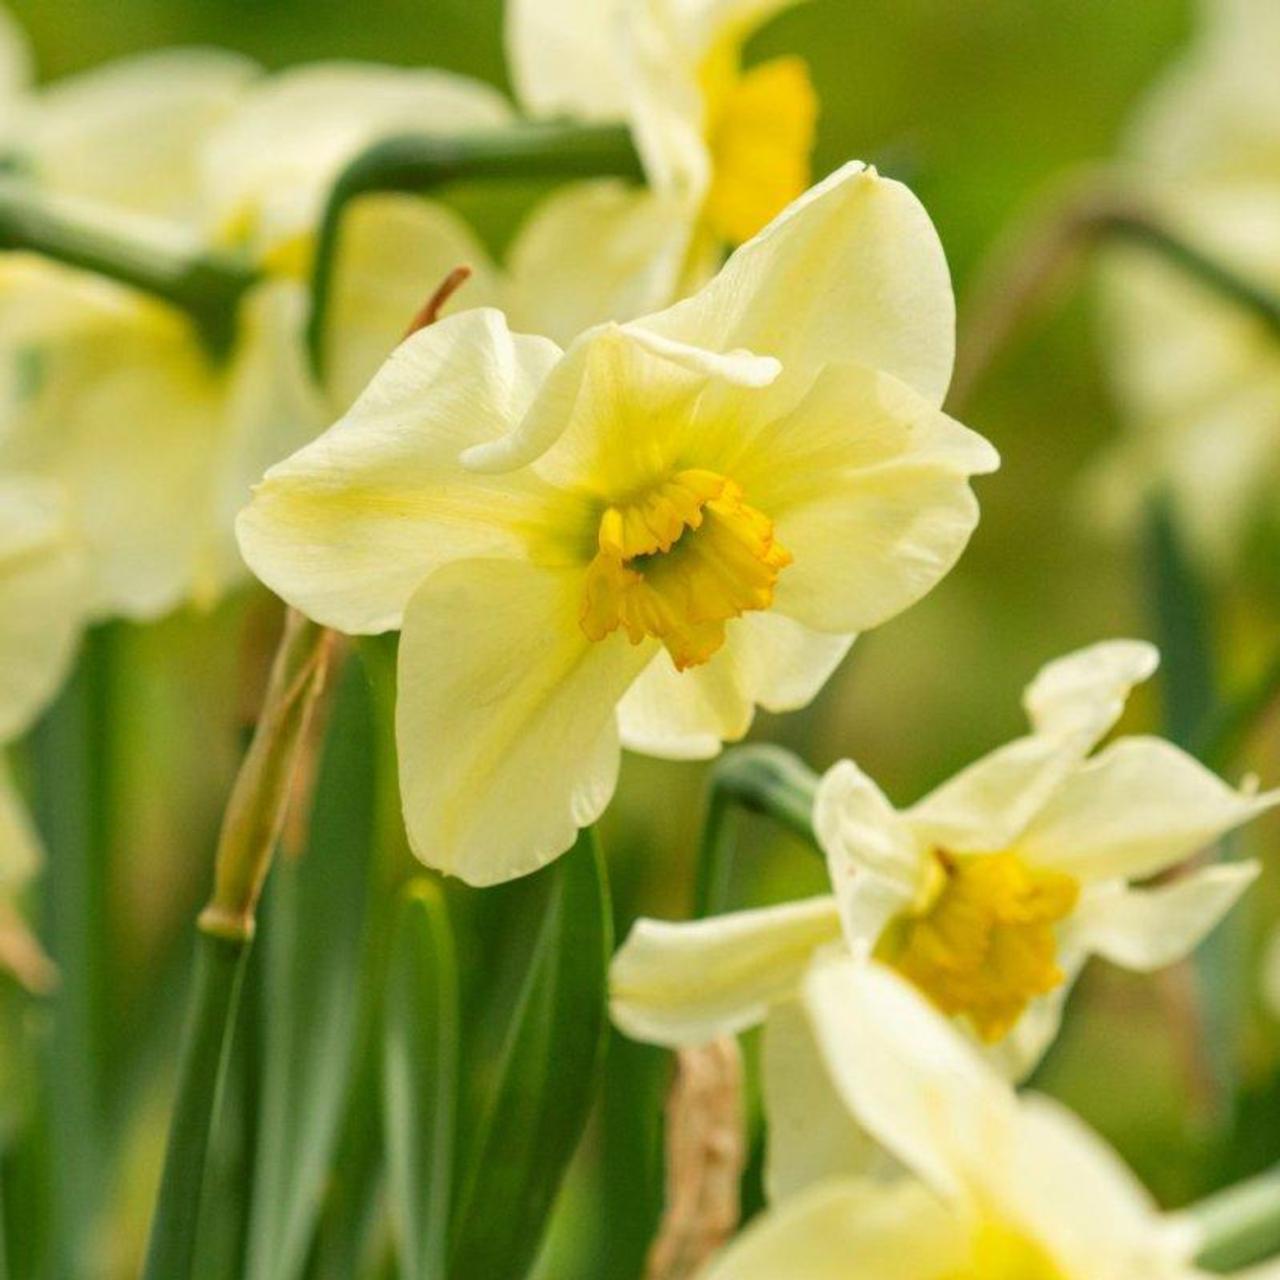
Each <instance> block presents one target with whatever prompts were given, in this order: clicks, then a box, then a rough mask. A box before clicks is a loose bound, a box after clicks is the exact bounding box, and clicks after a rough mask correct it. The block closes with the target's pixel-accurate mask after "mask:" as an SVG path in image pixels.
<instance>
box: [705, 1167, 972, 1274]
mask: <svg viewBox="0 0 1280 1280" xmlns="http://www.w3.org/2000/svg"><path fill="white" fill-rule="evenodd" d="M969 1243H970V1241H969V1233H968V1231H967V1229H966V1225H965V1224H964V1223H963V1221H962V1220H961V1219H959V1218H958V1217H957V1216H956V1215H954V1214H953V1213H951V1212H950V1211H948V1209H947V1208H946V1207H945V1206H944V1205H943V1204H941V1203H940V1202H939V1201H938V1200H936V1199H934V1197H932V1196H931V1195H930V1194H929V1193H928V1192H927V1191H926V1190H925V1189H924V1188H923V1187H921V1186H920V1185H919V1184H918V1183H915V1182H911V1181H904V1182H900V1183H896V1184H893V1185H890V1186H881V1185H879V1184H877V1183H874V1182H845V1181H832V1182H826V1183H822V1184H820V1185H818V1186H815V1187H812V1188H810V1189H809V1190H808V1191H805V1192H803V1193H802V1194H800V1195H798V1196H795V1197H794V1198H792V1199H790V1200H787V1201H785V1202H784V1203H782V1204H780V1205H779V1206H778V1207H777V1208H775V1209H770V1210H768V1211H767V1212H766V1213H764V1214H762V1215H761V1216H760V1217H758V1218H756V1219H755V1220H754V1221H753V1222H752V1223H751V1224H750V1225H749V1226H748V1227H747V1229H746V1231H744V1232H743V1234H742V1235H741V1236H739V1237H738V1239H736V1240H735V1241H734V1242H733V1243H732V1244H730V1245H729V1246H728V1248H727V1249H726V1250H725V1251H724V1253H723V1254H722V1255H721V1256H720V1257H719V1258H718V1259H716V1260H715V1261H714V1262H712V1264H711V1266H710V1268H709V1269H708V1270H707V1272H706V1277H705V1280H940V1278H941V1277H944V1276H947V1275H952V1274H954V1275H963V1274H964V1272H963V1267H964V1266H965V1265H966V1263H967V1262H968V1261H969V1254H970V1249H969Z"/></svg>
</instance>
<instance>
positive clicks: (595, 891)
mask: <svg viewBox="0 0 1280 1280" xmlns="http://www.w3.org/2000/svg"><path fill="white" fill-rule="evenodd" d="M542 875H543V876H545V877H547V878H548V880H549V881H550V886H551V887H550V894H549V897H548V899H547V902H546V906H545V914H544V915H543V919H542V924H541V928H540V930H539V932H538V936H537V940H536V942H535V944H534V949H533V954H532V958H531V960H530V963H529V965H528V969H527V977H526V979H525V982H524V986H523V989H522V991H521V993H520V998H519V1000H518V1002H517V1004H516V1008H515V1013H514V1016H513V1018H512V1022H511V1026H510V1028H509V1032H508V1037H507V1042H506V1048H505V1051H504V1052H503V1055H502V1059H501V1065H500V1069H499V1071H498V1073H497V1080H496V1085H495V1087H494V1090H493V1093H492V1095H491V1097H490V1100H489V1105H488V1108H487V1112H486V1114H485V1118H484V1120H483V1121H482V1122H481V1123H480V1124H479V1126H478V1127H477V1129H476V1131H475V1133H474V1135H473V1140H472V1143H471V1148H470V1150H469V1152H468V1161H467V1176H466V1178H465V1179H464V1181H463V1183H462V1191H461V1195H460V1196H459V1200H458V1212H457V1214H456V1216H455V1219H454V1246H453V1251H452V1256H451V1260H450V1264H451V1265H450V1268H449V1275H450V1276H451V1277H453V1278H454V1280H518V1277H520V1276H524V1275H526V1274H527V1273H528V1271H529V1268H530V1267H531V1266H532V1265H533V1262H534V1260H535V1258H536V1256H537V1252H538V1247H539V1245H540V1244H541V1242H542V1238H543V1236H544V1234H545V1231H546V1227H547V1220H548V1217H549V1215H550V1212H551V1206H552V1204H553V1202H554V1200H555V1197H556V1193H557V1191H558V1190H559V1188H560V1184H561V1181H562V1180H563V1178H564V1174H565V1170H566V1169H567V1168H568V1165H569V1161H570V1159H571V1158H572V1156H573V1153H574V1150H575V1149H576V1147H577V1145H578V1142H579V1140H580V1139H581V1137H582V1132H583V1129H584V1127H585V1126H586V1122H587V1115H588V1113H589V1111H590V1109H591V1104H592V1100H593V1097H594V1095H595V1092H596V1085H597V1083H598V1081H599V1078H600V1073H601V1068H602V1065H603V1054H604V1046H605V1037H606V1031H607V1027H608V1018H607V1013H606V1001H607V994H608V982H607V975H608V964H609V955H610V953H611V951H612V940H613V939H612V933H613V929H612V921H611V918H610V910H609V900H608V885H607V881H606V878H605V870H604V862H603V859H602V858H601V856H600V850H599V847H598V845H597V843H596V839H595V835H594V833H593V832H591V831H584V832H582V833H581V835H580V836H579V837H578V841H577V843H576V844H575V845H574V847H573V849H572V850H570V852H569V853H567V854H566V855H565V856H564V857H563V858H561V859H559V861H558V862H556V863H555V864H554V865H553V866H551V867H549V868H548V869H547V870H546V871H544V872H543V873H542ZM464 1065H465V1064H464Z"/></svg>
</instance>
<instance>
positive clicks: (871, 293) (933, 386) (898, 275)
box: [641, 164, 955, 406]
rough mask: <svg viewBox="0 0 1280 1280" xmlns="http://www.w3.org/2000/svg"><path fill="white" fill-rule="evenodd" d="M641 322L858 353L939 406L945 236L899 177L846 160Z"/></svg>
mask: <svg viewBox="0 0 1280 1280" xmlns="http://www.w3.org/2000/svg"><path fill="white" fill-rule="evenodd" d="M641 323H643V324H645V325H647V326H649V327H651V328H653V329H655V330H657V331H658V332H661V333H664V334H666V335H668V336H670V337H673V338H678V339H680V340H681V341H684V342H688V343H690V344H693V345H697V346H705V347H711V348H713V349H715V350H718V351H728V350H732V349H734V348H737V347H745V348H747V349H748V350H751V351H755V352H758V353H761V354H767V355H774V356H777V357H778V358H779V359H781V360H782V361H783V363H784V364H791V365H798V366H809V367H813V366H818V365H821V364H825V363H828V362H831V361H853V362H856V363H858V364H862V365H865V366H867V367H868V368H870V369H876V370H880V371H882V372H884V373H887V374H889V375H891V376H892V377H894V378H896V379H898V380H899V381H900V382H904V383H906V385H907V386H909V387H911V388H913V389H914V390H915V391H916V392H917V393H918V394H919V395H920V396H922V397H923V398H924V399H925V400H926V401H927V402H928V403H929V404H930V405H935V406H936V405H939V404H941V403H942V399H943V396H944V395H945V394H946V389H947V385H948V383H949V381H950V378H951V366H952V362H953V359H954V354H955V300H954V297H953V295H952V292H951V281H950V276H949V273H948V270H947V263H946V258H945V257H944V255H943V252H942V246H941V243H940V242H939V240H938V235H937V232H936V231H935V230H934V228H933V224H932V223H931V222H930V221H929V216H928V214H927V213H926V212H925V211H924V209H923V207H922V206H921V205H920V203H919V201H918V200H917V199H916V198H915V196H913V195H912V194H911V192H910V191H908V190H907V188H906V187H904V186H902V185H901V184H900V183H898V182H894V181H892V180H890V179H887V178H882V177H880V176H879V175H878V174H877V173H875V171H874V170H871V169H867V168H864V167H863V166H862V165H859V164H849V165H845V166H844V168H842V169H840V170H838V171H837V172H836V173H834V174H832V175H831V176H830V177H829V178H827V179H826V180H825V181H823V182H821V183H819V184H818V185H817V186H815V187H814V188H813V189H812V190H810V191H809V192H808V193H806V194H805V195H804V196H803V197H802V198H801V199H799V200H797V201H796V202H795V203H794V204H792V205H791V206H790V207H789V208H788V209H786V210H785V211H784V212H783V213H782V214H780V215H779V216H778V217H777V218H776V219H775V220H774V221H773V222H772V223H770V224H769V226H767V227H766V228H765V229H764V230H763V231H762V232H760V234H759V235H758V236H756V237H755V238H754V239H753V240H750V241H749V242H748V243H747V244H745V245H743V246H742V247H741V248H740V249H738V250H737V252H736V253H734V254H733V256H732V257H731V258H730V259H729V261H728V262H727V263H726V265H725V267H724V269H723V270H722V271H721V272H720V274H719V275H718V276H717V277H716V278H715V279H714V280H713V281H712V282H711V283H710V284H708V285H707V286H705V287H704V288H703V289H702V290H700V291H699V292H698V293H697V294H695V295H694V296H693V297H692V298H690V299H688V300H687V301H685V302H680V303H677V304H676V305H675V306H674V307H671V308H670V309H669V310H667V311H664V312H660V313H658V314H657V315H654V316H650V317H648V318H647V319H646V320H644V321H642V322H641Z"/></svg>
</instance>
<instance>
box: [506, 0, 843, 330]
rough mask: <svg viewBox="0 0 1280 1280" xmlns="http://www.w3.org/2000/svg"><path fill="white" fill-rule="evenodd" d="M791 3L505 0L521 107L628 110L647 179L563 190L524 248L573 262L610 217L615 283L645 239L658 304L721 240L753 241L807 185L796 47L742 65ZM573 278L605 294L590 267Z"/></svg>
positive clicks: (804, 77)
mask: <svg viewBox="0 0 1280 1280" xmlns="http://www.w3.org/2000/svg"><path fill="white" fill-rule="evenodd" d="M795 2H796V0H598V3H590V4H585V3H583V2H582V0H508V3H507V14H506V33H507V52H508V61H509V63H510V66H511V74H512V79H513V81H514V83H515V85H516V88H517V90H518V92H519V95H520V98H521V100H522V101H523V102H524V104H525V106H526V107H527V108H528V109H529V110H530V111H532V112H534V113H536V114H539V115H543V116H572V117H575V118H578V119H583V120H593V121H610V120H625V121H626V122H627V123H628V124H629V125H630V126H631V131H632V135H633V137H634V139H635V142H636V147H637V149H638V151H639V153H640V157H641V159H642V161H643V163H644V167H645V172H646V175H647V178H648V183H649V190H648V191H644V192H634V191H633V192H628V191H625V190H623V189H622V188H620V187H619V186H618V185H617V184H613V183H600V182H597V183H584V184H579V185H577V186H575V187H571V188H569V189H567V190H566V191H565V192H564V193H562V194H561V195H559V196H558V197H555V198H553V200H552V201H550V202H548V206H547V208H546V209H545V210H544V211H543V213H542V214H541V217H540V226H539V232H538V235H537V237H536V238H534V237H530V248H529V250H528V251H527V252H526V255H525V257H526V258H527V259H533V258H537V259H539V260H541V261H543V262H546V263H549V264H554V263H556V262H557V261H559V262H561V263H563V262H565V261H572V260H573V258H574V256H575V255H574V254H573V252H572V250H573V247H574V245H575V244H577V243H579V242H580V241H581V240H582V238H583V237H584V236H586V237H591V238H594V237H595V236H596V235H597V234H599V232H598V228H599V227H600V226H601V225H607V226H609V227H611V228H613V229H614V230H615V235H614V238H613V245H612V246H611V248H612V253H611V256H610V258H609V260H608V261H606V262H605V263H604V264H602V265H603V267H604V269H605V272H606V274H607V275H609V276H610V277H611V278H613V277H616V278H617V279H618V280H619V281H621V280H622V279H623V278H624V277H623V274H622V269H626V267H627V264H626V262H625V249H626V247H627V246H628V245H631V246H634V245H636V244H637V242H643V243H644V244H646V246H647V252H646V258H647V263H646V266H645V269H644V272H643V275H642V279H643V281H644V283H645V287H646V288H647V290H648V292H649V293H650V294H651V296H654V297H655V298H658V299H662V300H664V301H665V300H667V299H670V298H673V297H678V296H680V295H681V294H683V293H686V292H688V291H689V290H691V289H692V288H695V287H697V285H699V284H701V283H702V282H703V281H704V280H706V279H707V278H708V277H709V276H710V275H711V274H712V272H714V270H715V268H716V266H717V265H718V263H719V260H720V257H721V255H722V254H723V252H724V247H725V246H726V245H736V244H742V243H743V242H745V241H746V240H749V239H750V238H751V237H752V236H753V235H755V234H756V233H757V232H758V231H760V230H761V229H762V228H763V227H764V226H765V224H766V223H768V222H769V221H770V220H771V219H773V218H774V217H775V216H776V215H777V214H778V213H780V212H781V211H782V209H783V208H784V207H785V206H786V205H787V204H788V203H790V201H792V200H794V199H796V198H797V197H798V196H799V195H800V194H801V192H803V191H804V189H805V188H806V187H807V186H808V185H809V182H810V154H811V152H812V150H813V145H814V137H815V133H816V125H817V116H818V101H817V95H816V93H815V91H814V88H813V85H812V83H811V81H810V79H809V73H808V69H807V66H806V64H805V62H804V60H803V59H802V58H800V57H795V56H791V57H781V58H774V59H770V60H768V61H765V62H763V63H759V64H757V65H755V66H752V67H749V68H744V66H743V62H742V46H743V44H744V43H745V41H746V40H747V39H748V37H750V36H751V35H752V34H753V33H754V32H755V31H756V30H758V29H759V28H760V27H762V26H763V25H764V24H765V23H766V22H767V21H768V20H769V19H770V18H772V17H773V16H774V15H776V14H777V13H779V12H780V11H782V10H783V9H787V8H789V7H791V5H793V4H794V3H795ZM602 220H604V221H603V223H602ZM629 274H631V275H634V274H635V273H634V269H632V270H631V271H630V272H629ZM520 284H521V282H520V280H519V279H518V278H517V291H518V292H519V286H520ZM637 287H638V286H637V284H636V283H634V282H632V283H630V284H628V285H627V287H626V293H628V294H634V293H635V291H636V289H637ZM571 288H572V289H573V290H574V291H575V292H585V293H587V294H590V293H592V292H594V293H595V295H596V297H597V298H598V299H600V300H603V295H604V290H603V289H602V288H601V285H600V283H599V282H595V283H593V282H592V281H591V280H590V278H589V275H588V273H586V272H581V273H578V272H575V273H574V274H573V276H572V278H571ZM615 301H616V299H615ZM600 318H603V317H600Z"/></svg>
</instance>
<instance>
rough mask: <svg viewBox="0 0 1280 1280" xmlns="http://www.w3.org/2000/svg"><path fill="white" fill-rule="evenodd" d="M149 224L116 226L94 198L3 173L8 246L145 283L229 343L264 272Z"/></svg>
mask: <svg viewBox="0 0 1280 1280" xmlns="http://www.w3.org/2000/svg"><path fill="white" fill-rule="evenodd" d="M145 225H146V224H144V223H141V222H139V223H138V224H136V225H134V224H128V225H122V224H121V221H120V220H119V219H118V218H117V219H115V220H114V225H112V226H111V230H110V231H104V230H103V227H102V220H99V219H95V218H94V217H92V216H91V213H90V211H89V206H87V205H85V204H83V203H79V202H77V203H75V204H72V203H69V202H67V201H61V200H57V199H54V198H51V197H49V196H46V195H42V194H41V193H40V192H39V191H37V190H35V189H33V188H32V187H31V186H30V185H29V184H28V183H25V182H23V181H22V180H21V179H18V178H0V250H25V251H28V252H31V253H37V254H40V255H41V256H43V257H46V258H50V259H52V260H53V261H55V262H60V263H62V264H63V265H65V266H68V267H76V268H79V269H80V270H83V271H91V272H93V273H94V274H96V275H100V276H106V277H107V278H109V279H111V280H116V281H118V282H119V283H121V284H126V285H129V286H131V287H132V288H135V289H139V290H141V291H142V292H144V293H148V294H150V295H151V296H152V297H155V298H159V299H161V300H162V301H164V302H168V303H171V304H172V305H173V306H175V307H178V308H180V309H181V310H182V311H184V312H186V313H187V315H189V316H190V317H191V319H192V321H193V323H194V324H195V325H196V327H197V328H198V329H199V331H200V333H201V336H202V337H203V338H204V339H205V341H206V342H207V343H208V344H209V346H210V348H211V349H212V350H213V351H214V352H215V353H217V354H221V353H223V352H225V351H226V350H228V349H229V348H230V346H231V341H232V338H233V336H234V332H235V323H236V311H237V307H238V305H239V302H240V299H241V297H242V296H243V295H244V293H245V290H246V289H248V288H249V286H250V285H252V284H253V283H254V282H255V281H256V280H257V279H258V273H257V272H256V271H255V270H254V269H253V268H252V267H251V266H250V265H249V264H248V263H247V262H245V261H244V260H243V259H241V258H239V257H237V256H235V255H232V254H229V253H219V252H215V251H214V250H211V249H208V248H206V247H204V246H199V245H193V244H190V243H185V242H180V241H179V240H178V239H177V238H176V237H173V236H167V237H166V236H164V235H159V234H148V231H149V230H150V228H148V231H144V230H143V229H142V228H143V227H144V226H145Z"/></svg>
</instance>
